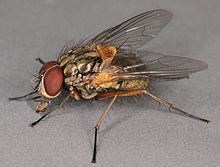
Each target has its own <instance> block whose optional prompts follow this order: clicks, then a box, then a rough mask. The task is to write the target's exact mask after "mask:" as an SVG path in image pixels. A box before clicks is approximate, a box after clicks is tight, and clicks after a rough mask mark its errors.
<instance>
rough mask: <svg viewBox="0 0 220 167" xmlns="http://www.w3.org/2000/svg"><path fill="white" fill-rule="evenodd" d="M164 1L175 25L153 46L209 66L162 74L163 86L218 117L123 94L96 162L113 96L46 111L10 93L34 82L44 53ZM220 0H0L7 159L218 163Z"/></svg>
mask: <svg viewBox="0 0 220 167" xmlns="http://www.w3.org/2000/svg"><path fill="white" fill-rule="evenodd" d="M156 8H165V9H167V10H169V11H171V12H172V13H173V14H174V17H173V19H172V21H171V22H170V24H168V26H166V28H165V29H164V30H163V31H162V33H160V34H159V35H158V36H157V38H155V39H154V40H152V41H151V42H150V43H149V44H148V45H147V46H145V47H144V48H145V49H149V50H152V51H157V52H161V53H164V54H171V55H179V56H185V57H192V58H196V59H201V60H204V61H206V62H207V63H208V64H209V69H208V70H206V71H203V72H200V73H197V74H194V75H193V76H192V78H191V79H190V80H182V81H174V82H163V83H157V84H156V85H155V86H154V89H155V93H157V95H159V96H161V97H163V98H165V99H167V100H168V101H170V102H172V103H174V104H175V105H176V106H178V107H180V108H181V109H183V110H185V111H188V112H190V113H193V114H195V115H198V116H201V117H205V118H207V119H210V120H211V121H212V122H211V123H210V124H208V125H207V124H204V123H201V122H199V121H195V120H192V119H188V118H184V117H182V116H178V115H176V114H170V113H168V112H164V109H163V108H161V107H158V105H157V104H156V103H155V102H152V100H150V99H149V98H147V97H145V98H144V97H136V98H135V99H133V98H125V99H119V100H118V101H117V103H116V104H115V105H114V107H113V108H112V111H111V114H110V115H109V116H108V118H107V119H106V120H105V122H104V124H103V125H102V127H101V129H100V132H99V142H98V154H97V164H95V165H94V164H91V163H90V161H91V157H92V143H93V133H92V130H91V129H92V128H93V127H94V125H95V122H96V120H97V119H98V117H99V115H100V114H101V112H102V110H103V108H104V107H105V105H106V104H107V103H108V102H107V101H106V102H97V101H89V102H73V103H72V104H68V105H67V106H66V107H65V109H63V110H59V111H56V112H54V113H53V114H52V116H51V117H50V118H49V119H45V120H44V121H42V122H41V123H40V124H39V125H38V126H36V127H35V128H33V129H31V128H29V127H28V126H27V124H28V123H30V122H31V121H34V120H36V119H37V118H39V115H38V114H36V113H34V112H33V109H32V108H31V105H29V104H28V103H27V102H25V101H23V102H17V101H15V102H9V101H8V100H7V98H8V97H10V96H16V95H21V94H24V93H26V92H28V91H29V90H31V86H30V79H31V75H30V74H29V72H36V71H37V70H38V69H39V68H40V65H39V64H38V63H36V62H35V61H34V59H35V58H36V57H41V58H42V59H44V60H50V59H56V56H57V54H58V53H59V51H60V49H61V48H62V46H63V44H64V43H65V42H66V41H68V40H71V39H76V41H77V39H80V38H83V37H86V36H87V35H95V34H97V33H99V32H100V31H102V30H103V29H106V28H108V27H109V26H113V25H115V24H118V23H120V22H122V21H124V20H126V19H128V18H130V17H132V16H134V15H136V14H139V13H141V12H144V11H147V10H152V9H156ZM219 8H220V1H219V0H209V1H207V0H184V1H183V0H139V1H137V0H111V1H110V0H109V1H103V0H93V1H92V0H84V1H81V0H78V1H76V0H74V1H71V0H66V1H64V0H44V1H43V0H41V1H34V0H19V1H7V0H5V1H4V0H1V1H0V166H2V167H9V166H10V167H11V166H16V167H31V166H40V167H41V166H47V167H48V166H53V167H54V166H59V167H61V166H97V167H98V166H105V167H107V166H131V167H134V166H138V167H141V166H142V167H143V166H157V167H159V166H163V167H164V166H167V167H168V166H169V167H176V166H179V167H186V166H190V167H192V166H193V167H207V166H211V167H217V166H220V130H219V129H220V122H219V119H220V111H219V109H220V104H219V93H220V89H219V81H220V74H219V69H220V67H219V66H220V57H219V54H220V47H219V46H220V21H219V19H220V11H219Z"/></svg>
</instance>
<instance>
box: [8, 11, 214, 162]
mask: <svg viewBox="0 0 220 167" xmlns="http://www.w3.org/2000/svg"><path fill="white" fill-rule="evenodd" d="M171 18H172V14H171V13H170V12H168V11H166V10H164V9H157V10H152V11H147V12H144V13H141V14H139V15H137V16H134V17H132V18H130V19H128V20H127V21H124V22H123V23H121V24H119V25H116V26H115V27H111V28H109V29H107V30H105V31H103V32H101V33H100V34H98V35H97V36H95V37H93V38H91V39H87V40H84V41H82V42H81V43H80V44H78V45H73V44H66V45H65V46H64V48H63V49H62V51H61V52H60V55H59V58H58V59H57V60H56V61H49V62H44V61H43V60H41V59H40V58H37V59H36V60H37V61H38V62H39V63H41V64H42V67H41V69H40V70H39V73H38V75H37V76H35V77H34V78H33V80H32V81H33V82H35V83H36V86H35V89H34V91H33V92H30V93H28V94H26V95H24V96H21V97H15V98H10V100H20V99H26V100H27V99H33V100H37V101H38V104H37V107H36V112H40V113H42V112H44V114H43V115H42V116H41V117H40V118H39V119H38V120H36V121H35V122H33V123H31V124H30V126H31V127H33V126H35V125H36V124H37V123H39V122H40V121H41V120H42V119H43V118H45V117H46V116H47V115H49V114H50V113H51V112H52V111H54V110H55V109H57V108H61V107H62V106H64V105H65V103H66V102H67V100H68V99H75V100H80V99H93V98H95V99H97V100H104V99H108V98H111V101H110V104H109V105H108V106H107V107H106V109H105V110H104V112H103V114H102V115H101V116H100V118H99V119H98V121H97V123H96V125H95V136H94V149H93V157H92V163H95V162H96V145H97V132H98V129H99V127H100V125H101V124H102V122H103V120H104V119H105V117H106V116H107V115H108V112H109V110H110V108H111V107H112V105H113V103H114V102H115V100H116V99H117V97H119V96H134V95H140V94H144V95H147V96H149V97H151V98H152V99H153V100H155V101H157V102H158V103H159V104H161V105H163V106H164V107H165V108H167V109H168V110H169V111H170V112H174V111H175V112H178V113H179V114H181V115H184V116H187V117H190V118H193V119H196V120H199V121H203V122H206V123H209V122H210V121H209V120H206V119H203V118H200V117H197V116H195V115H192V114H189V113H186V112H185V111H183V110H181V109H179V108H177V107H175V106H174V105H173V104H171V103H169V102H167V101H166V100H164V99H161V98H160V97H158V96H156V95H155V94H153V93H151V92H150V91H149V89H148V87H149V83H151V82H152V81H164V80H179V79H184V78H188V77H189V75H190V74H191V73H194V72H198V71H202V70H204V69H206V68H207V67H208V65H207V64H206V63H205V62H203V61H200V60H195V59H191V58H185V57H177V56H170V55H163V54H160V53H154V52H150V51H146V50H144V51H141V50H137V49H138V48H140V47H141V46H143V45H144V44H146V43H147V42H149V41H150V40H151V39H153V38H154V37H155V36H156V35H157V34H158V33H159V32H160V31H161V30H162V29H163V28H164V27H165V25H167V24H168V22H169V21H170V20H171ZM63 91H65V92H68V93H67V96H66V97H64V98H63V99H62V101H61V102H60V104H58V105H56V106H54V107H51V106H50V102H51V101H53V100H54V99H57V98H58V97H60V96H59V95H60V94H61V92H63ZM33 96H35V97H33Z"/></svg>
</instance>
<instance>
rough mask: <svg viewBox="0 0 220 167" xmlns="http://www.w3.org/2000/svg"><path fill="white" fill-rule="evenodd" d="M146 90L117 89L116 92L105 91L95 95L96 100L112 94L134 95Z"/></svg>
mask: <svg viewBox="0 0 220 167" xmlns="http://www.w3.org/2000/svg"><path fill="white" fill-rule="evenodd" d="M145 91H146V90H129V91H118V92H106V93H103V94H100V95H98V96H97V99H98V100H104V99H106V98H109V97H114V96H116V95H117V96H134V95H139V94H145Z"/></svg>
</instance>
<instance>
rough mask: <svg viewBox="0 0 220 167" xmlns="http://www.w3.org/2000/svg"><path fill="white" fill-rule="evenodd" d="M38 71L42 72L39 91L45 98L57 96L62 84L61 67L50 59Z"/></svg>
mask: <svg viewBox="0 0 220 167" xmlns="http://www.w3.org/2000/svg"><path fill="white" fill-rule="evenodd" d="M40 72H44V74H43V78H42V88H43V89H42V91H41V93H42V94H43V95H44V96H45V97H47V98H54V97H56V96H58V95H59V93H60V91H61V89H62V86H63V72H62V69H61V67H60V66H59V65H58V64H57V62H54V61H51V62H48V63H46V64H44V65H43V67H42V68H41V70H40Z"/></svg>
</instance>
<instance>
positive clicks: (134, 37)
mask: <svg viewBox="0 0 220 167" xmlns="http://www.w3.org/2000/svg"><path fill="white" fill-rule="evenodd" d="M171 18H172V14H171V13H170V12H168V11H166V10H164V9H158V10H152V11H148V12H145V13H142V14H139V15H137V16H135V17H132V18H131V19H129V20H127V21H125V22H123V23H121V24H119V25H117V26H115V27H112V28H109V29H107V30H105V31H103V32H102V33H100V34H99V35H97V36H96V37H94V38H93V39H92V40H91V41H90V42H89V43H90V44H92V43H94V44H95V45H98V44H101V45H113V46H116V47H118V48H133V49H134V48H135V49H136V48H139V47H141V46H143V45H144V44H146V43H147V42H148V41H150V40H151V39H153V38H154V37H155V36H156V35H157V34H158V33H159V32H160V31H161V30H162V29H163V28H164V26H165V25H166V24H167V23H168V22H169V21H170V20H171Z"/></svg>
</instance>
